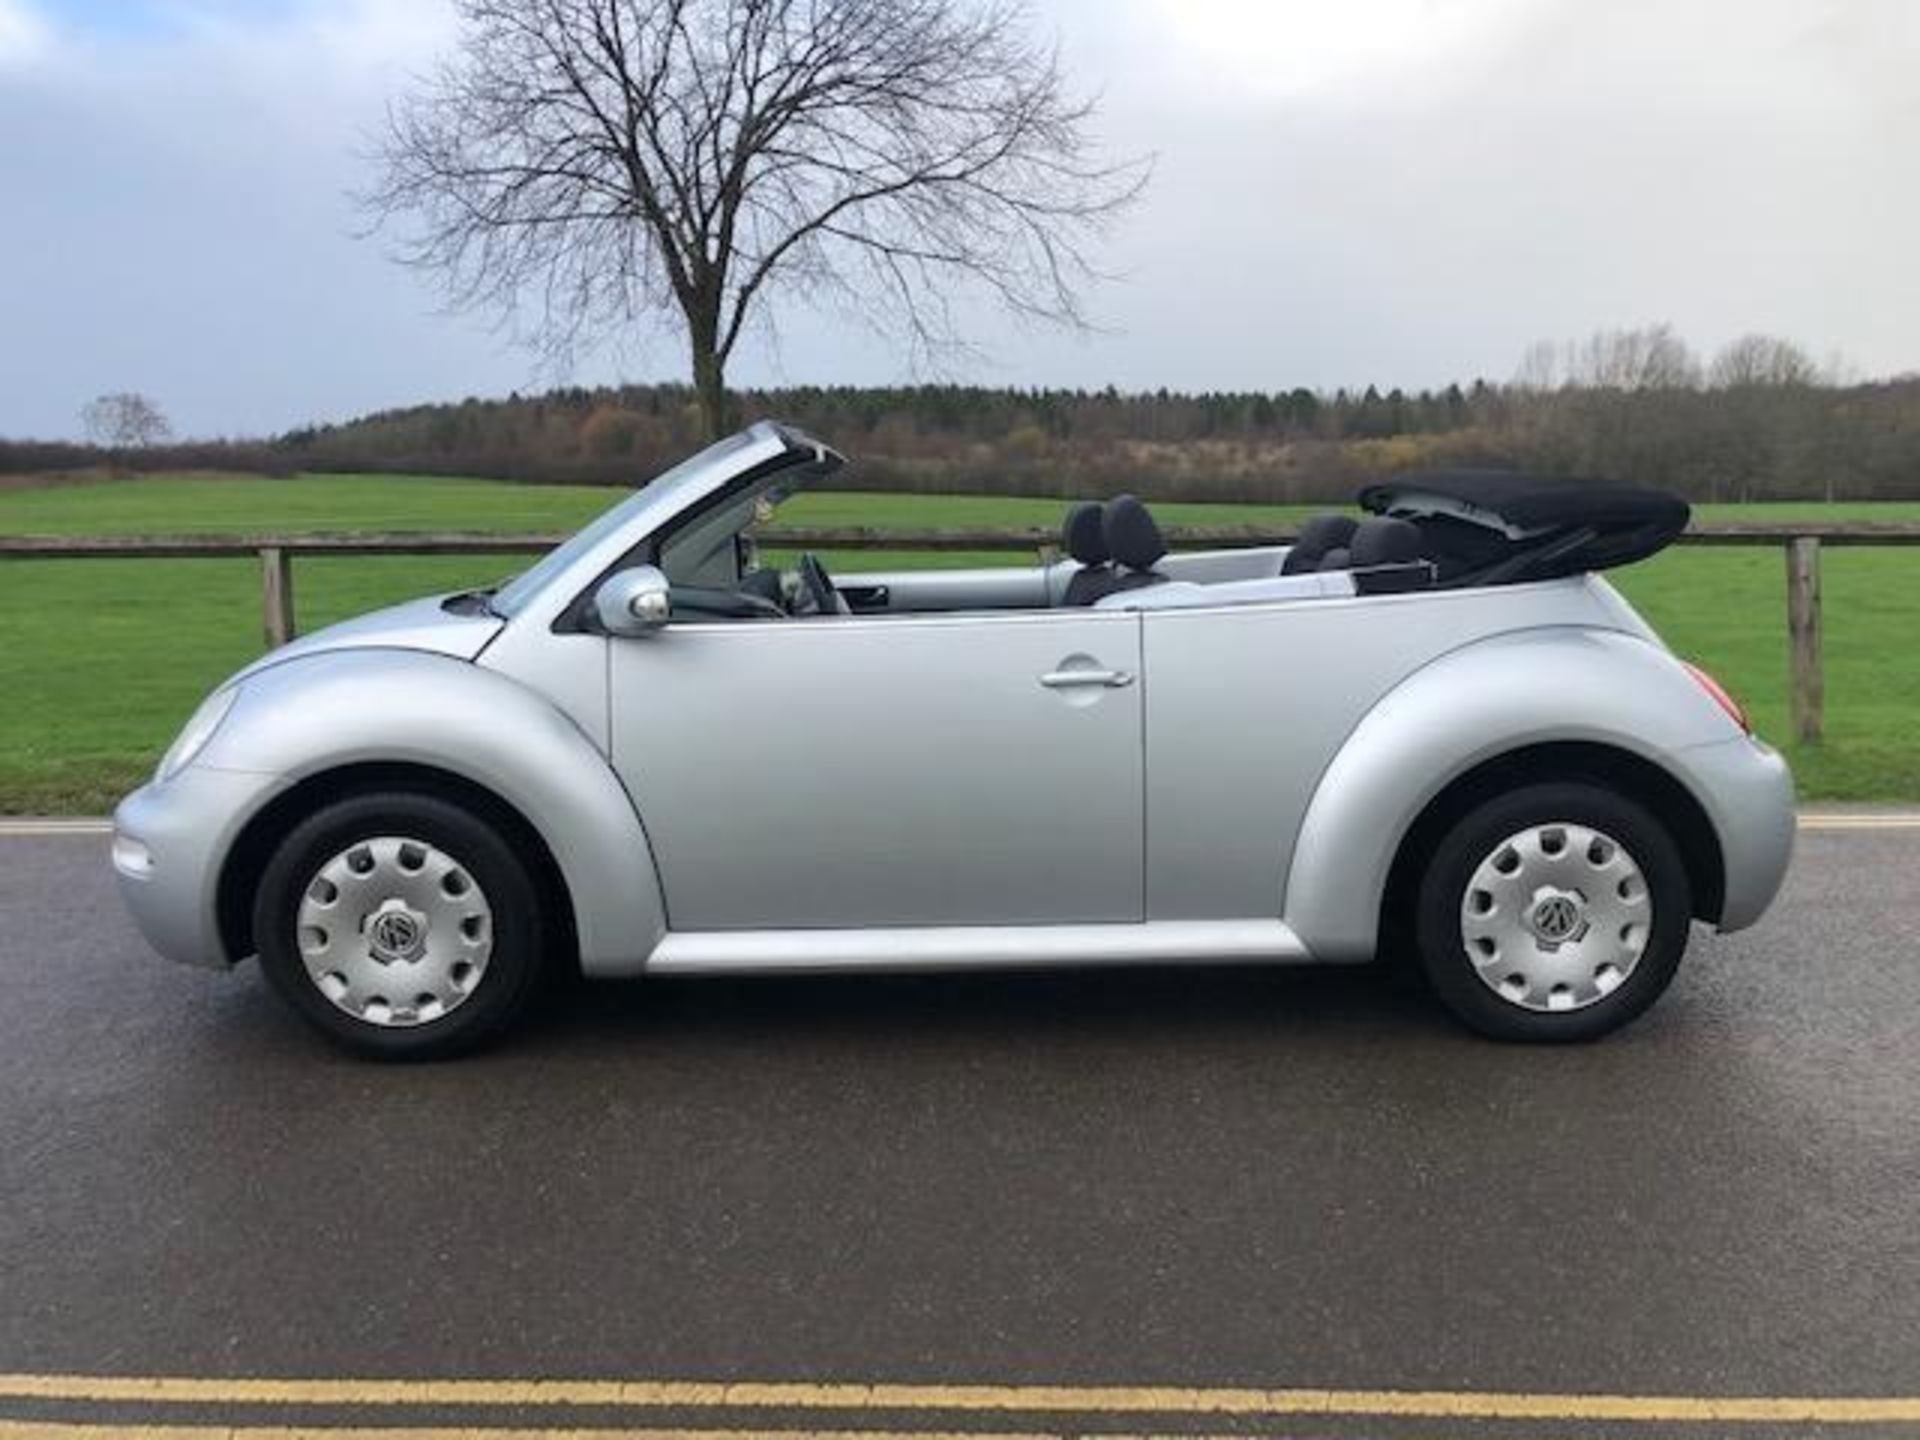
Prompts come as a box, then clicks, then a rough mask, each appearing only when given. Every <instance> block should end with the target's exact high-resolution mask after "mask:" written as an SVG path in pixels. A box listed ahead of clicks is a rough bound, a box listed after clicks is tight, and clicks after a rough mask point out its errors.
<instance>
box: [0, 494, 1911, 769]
mask: <svg viewBox="0 0 1920 1440" xmlns="http://www.w3.org/2000/svg"><path fill="white" fill-rule="evenodd" d="M564 538H566V537H564V536H561V535H536V534H508V533H496V534H472V533H433V532H424V533H418V534H415V533H393V534H311V535H124V536H121V535H101V536H83V537H70V536H64V535H0V560H7V559H14V560H27V559H38V560H103V559H117V560H127V559H180V558H209V557H226V558H233V557H236V556H238V557H245V556H257V557H258V558H259V562H260V581H261V612H262V617H263V622H264V623H263V626H262V633H263V635H264V638H265V640H266V643H267V644H268V645H269V646H274V645H283V644H285V643H286V642H287V641H288V640H290V639H292V638H293V635H294V633H295V619H294V616H295V612H294V603H293V559H294V557H295V556H296V555H525V554H538V553H539V552H541V551H544V550H549V549H551V548H552V547H553V546H555V545H557V544H558V543H559V542H560V541H561V540H563V539H564ZM758 539H759V541H760V543H761V544H762V545H763V546H765V547H766V548H768V549H776V550H908V551H911V550H924V551H948V552H952V551H963V550H971V551H999V552H1012V551H1021V550H1031V551H1033V552H1034V553H1036V554H1037V555H1038V556H1039V557H1040V559H1041V560H1042V561H1043V562H1045V561H1051V560H1053V559H1055V558H1057V557H1058V554H1059V549H1058V545H1059V537H1058V535H1057V534H1055V533H1054V532H1052V531H1046V530H1014V529H967V530H878V529H872V528H868V527H863V526H857V527H834V528H820V527H799V526H786V527H780V528H770V529H767V530H764V531H762V532H760V534H759V536H758ZM1167 539H1168V543H1169V544H1171V545H1172V546H1173V547H1174V548H1175V549H1185V550H1195V549H1232V548H1239V547H1244V546H1257V545H1285V544H1289V543H1291V542H1292V539H1293V536H1292V534H1291V532H1288V531H1284V530H1259V529H1249V528H1241V527H1222V526H1198V525H1195V526H1185V527H1175V528H1172V529H1170V530H1169V531H1168V532H1167ZM1679 543H1680V544H1682V545H1743V546H1777V547H1779V548H1780V549H1781V550H1782V551H1783V552H1784V553H1785V556H1786V579H1787V653H1788V663H1789V668H1790V671H1791V674H1792V680H1793V688H1792V696H1793V730H1794V735H1795V736H1796V738H1798V739H1800V740H1818V739H1819V738H1820V737H1821V734H1822V732H1823V729H1824V718H1823V716H1824V707H1825V693H1826V680H1825V674H1824V669H1823V666H1822V662H1821V657H1820V630H1821V625H1820V552H1821V550H1822V548H1823V547H1824V546H1828V545H1849V546H1851V545H1920V525H1912V524H1872V523H1867V524H1847V525H1833V524H1802V525H1779V524H1771V525H1768V524H1742V523H1735V524H1723V525H1712V526H1702V527H1699V528H1696V529H1692V530H1689V531H1687V532H1686V533H1685V534H1684V535H1682V536H1681V537H1680V540H1679Z"/></svg>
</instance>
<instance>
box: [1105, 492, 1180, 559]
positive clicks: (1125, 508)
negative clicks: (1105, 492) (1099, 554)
mask: <svg viewBox="0 0 1920 1440" xmlns="http://www.w3.org/2000/svg"><path fill="white" fill-rule="evenodd" d="M1102 518H1103V520H1104V522H1105V524H1104V528H1105V530H1106V535H1107V553H1108V554H1110V555H1112V556H1113V558H1114V559H1115V560H1117V561H1118V562H1119V563H1120V564H1122V565H1124V566H1126V567H1127V568H1128V569H1129V570H1151V569H1152V568H1153V567H1154V566H1155V565H1156V564H1158V563H1159V560H1160V557H1161V556H1162V555H1165V554H1166V553H1167V542H1166V541H1165V540H1164V539H1163V538H1162V537H1161V534H1160V527H1159V526H1158V525H1156V524H1154V523H1153V516H1152V515H1150V514H1148V513H1147V507H1146V506H1144V505H1142V504H1141V503H1140V502H1139V501H1138V500H1136V499H1135V498H1134V497H1133V496H1131V495H1116V496H1115V497H1114V498H1113V499H1111V500H1109V501H1108V502H1107V508H1106V510H1105V512H1104V514H1103V517H1102Z"/></svg>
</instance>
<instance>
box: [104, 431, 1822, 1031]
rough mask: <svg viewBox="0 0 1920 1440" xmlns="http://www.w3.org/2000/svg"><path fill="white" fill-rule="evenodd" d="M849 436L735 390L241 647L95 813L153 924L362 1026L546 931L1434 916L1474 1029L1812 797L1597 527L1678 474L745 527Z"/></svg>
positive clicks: (1749, 852) (1751, 881)
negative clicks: (761, 535) (510, 570)
mask: <svg viewBox="0 0 1920 1440" xmlns="http://www.w3.org/2000/svg"><path fill="white" fill-rule="evenodd" d="M841 463H842V462H841V459H840V457H839V456H838V455H836V454H835V453H834V452H833V451H832V450H830V449H828V448H827V447H826V446H824V445H822V444H820V443H818V442H817V441H815V440H812V439H810V438H808V437H807V436H805V435H802V434H800V433H798V432H796V431H794V430H792V429H789V428H786V427H783V426H779V425H775V424H771V423H761V424H757V425H755V426H753V427H752V428H750V429H748V430H746V431H744V432H742V433H741V434H739V435H736V436H734V437H733V438H731V439H729V440H725V441H722V442H721V443H719V444H717V445H715V446H713V447H711V448H710V449H708V450H706V451H704V452H702V453H701V454H699V455H697V456H695V457H694V458H692V459H690V460H688V461H686V462H685V463H683V464H681V465H680V466H678V467H676V468H675V469H673V470H671V471H669V472H668V473H667V474H665V475H662V476H660V477H659V478H658V479H656V480H654V481H652V482H651V483H650V484H648V485H646V486H644V487H643V488H642V489H640V490H638V491H636V492H635V493H634V494H633V495H631V496H630V497H628V498H626V499H625V500H623V501H621V502H620V503H619V504H617V505H615V506H614V507H613V508H612V509H611V510H609V511H607V513H606V514H605V515H603V516H601V517H600V518H599V519H598V520H596V521H594V522H593V523H592V524H590V525H588V526H587V528H586V529H584V530H582V531H581V532H580V533H579V534H577V535H575V536H574V537H573V538H572V539H570V540H568V541H567V542H566V543H564V544H562V545H561V546H559V547H558V548H557V549H555V550H553V551H552V552H551V553H549V554H548V555H546V556H545V557H544V558H542V559H541V560H540V561H539V562H538V563H536V564H534V565H533V566H532V567H531V568H530V569H528V570H526V571H525V572H524V573H523V574H521V575H519V576H518V577H517V578H515V579H513V580H511V581H509V582H507V583H506V584H504V585H502V586H500V587H497V588H495V589H490V590H480V591H473V592H469V593H465V594H456V595H448V596H441V597H436V598H432V599H426V600H420V601H417V602H414V603H411V604H406V605H401V606H399V607H397V608H394V609H390V610H385V611H381V612H379V613H377V614H373V615H368V616H366V617H363V618H361V619H358V620H354V621H350V622H348V623H346V624H342V625H336V626H334V627H332V628H330V629H327V630H322V631H320V632H318V633H316V634H313V635H310V636H307V637H304V638H302V639H300V640H298V641H295V642H294V643H293V644H290V645H286V646H283V647H282V648H280V649H278V650H276V651H274V652H272V653H271V654H268V655H266V656H264V657H263V658H261V659H260V660H258V661H257V662H255V663H254V664H252V665H250V666H248V667H247V668H246V669H245V670H242V671H241V672H240V673H239V674H238V675H236V676H234V677H233V678H232V679H231V680H229V681H227V682H226V683H225V684H223V685H222V686H220V688H219V689H218V690H216V691H215V692H214V693H213V695H212V696H211V697H209V698H208V699H207V701H206V702H205V703H204V704H203V705H202V706H201V707H200V709H199V710H198V711H197V712H196V713H195V714H194V715H193V717H192V718H191V719H190V720H189V721H188V722H187V725H186V727H185V729H184V730H183V731H182V732H181V733H180V736H179V738H178V739H177V740H176V741H175V742H174V744H173V746H172V748H171V749H170V750H169V751H168V752H167V754H166V756H165V758H164V759H163V760H162V761H161V763H160V766H159V769H158V771H157V773H156V774H155V776H154V779H153V781H152V783H150V784H148V785H147V786H145V787H144V788H142V789H140V790H139V791H137V792H135V793H134V794H133V795H131V796H129V797H128V798H127V799H126V800H125V801H124V802H123V803H122V804H121V806H120V808H119V811H118V813H117V814H116V816H115V837H114V842H113V863H114V866H115V868H116V870H117V871H118V874H119V880H120V887H121V890H122V893H123V894H124V896H125V898H126V903H127V905H128V907H129V909H130V910H131V911H132V913H133V916H134V918H135V920H136V921H137V922H138V924H139V926H140V929H141V930H142V932H143V933H144V934H145V935H146V936H147V938H148V940H149V941H150V942H151V943H152V944H153V946H154V947H155V948H156V949H158V950H159V951H161V952H162V953H163V954H165V955H168V956H170V957H172V958H174V959H176V960H181V961H186V962H190V963H194V964H201V965H212V966H228V965H232V964H234V963H235V962H237V961H238V960H240V959H242V958H243V957H246V956H249V955H258V956H259V958H260V963H261V967H262V969H264V971H265V972H266V975H267V978H268V980H269V981H270V982H271V984H272V985H273V987H274V988H275V989H276V990H277V991H278V992H279V993H280V994H281V995H282V996H283V997H284V998H285V999H286V1000H287V1001H288V1002H289V1003H290V1004H291V1005H292V1006H293V1008H294V1009H295V1010H296V1011H298V1012H299V1013H300V1014H301V1015H302V1016H304V1017H305V1018H306V1019H307V1020H309V1021H311V1022H312V1023H313V1024H314V1025H316V1026H318V1027H319V1028H320V1029H321V1030H322V1031H324V1032H326V1033H327V1034H328V1035H330V1036H332V1037H333V1038H334V1039H336V1040H338V1041H341V1042H344V1043H345V1044H347V1045H348V1046H350V1047H353V1048H355V1049H357V1050H360V1051H363V1052H366V1053H369V1054H372V1055H376V1056H386V1057H418V1056H427V1055H442V1054H448V1053H452V1052H455V1051H458V1050H462V1049H466V1048H469V1047H471V1046H473V1045H475V1044H477V1043H479V1042H481V1041H483V1040H485V1039H487V1038H489V1037H492V1036H494V1035H496V1034H497V1033H499V1032H500V1031H501V1030H502V1029H503V1028H504V1027H506V1026H507V1025H508V1024H509V1022H511V1021H513V1020H514V1019H516V1018H517V1017H519V1016H520V1015H522V1014H523V1013H524V1011H525V1010H526V1008H527V1005H528V1003H529V1001H530V999H531V997H532V996H533V994H534V993H535V990H536V988H537V986H538V984H539V982H540V981H541V980H542V978H543V977H544V976H546V975H549V974H551V973H552V972H555V971H558V970H561V969H576V968H577V969H578V970H579V971H582V972H584V973H585V974H587V975H589V976H633V975H655V974H658V975H694V974H708V975H715V974H717V975H744V974H775V973H794V972H842V971H879V970H892V971H911V970H932V969H970V968H989V967H1014V966H1056V965H1111V964H1131V963H1153V964H1201V963H1214V962H1223V961H1240V962H1262V963H1291V962H1301V961H1321V962H1334V963H1346V962H1355V961H1364V960H1368V959H1370V958H1372V957H1374V956H1375V955H1376V954H1381V953H1389V952H1392V953H1403V954H1406V955H1408V956H1410V957H1415V958H1416V959H1417V962H1418V964H1419V966H1420V968H1421V969H1423V970H1424V972H1425V974H1426V976H1427V978H1428V979H1429V980H1430V982H1431V985H1432V988H1433V990H1434V992H1435V993H1436V994H1437V995H1438V997H1439V999H1440V1000H1441V1001H1442V1002H1443V1003H1444V1004H1445V1005H1446V1006H1447V1007H1448V1008H1449V1009H1450V1010H1452V1011H1453V1013H1454V1014H1455V1015H1457V1016H1458V1017H1459V1018H1460V1019H1461V1020H1463V1021H1465V1022H1466V1024H1468V1025H1469V1026H1471V1027H1473V1028H1474V1029H1476V1030H1478V1031H1480V1032H1482V1033H1484V1034H1487V1035H1491V1036H1496V1037H1500V1038H1505V1039H1519V1040H1544V1041H1554V1040H1581V1039H1587V1038H1591V1037H1594V1036H1597V1035H1600V1034H1602V1033H1604V1032H1606V1031H1609V1030H1612V1029H1614V1028H1615V1027H1617V1026H1619V1025H1621V1024H1623V1023H1624V1022H1626V1021H1628V1020H1630V1019H1631V1018H1633V1017H1634V1016H1636V1015H1638V1014H1639V1013H1640V1012H1641V1011H1643V1010H1645V1009H1646V1007H1647V1006H1648V1005H1650V1004H1651V1003H1652V1002H1653V1001H1654V1000H1655V999H1656V998H1657V997H1658V996H1659V995H1660V993H1661V992H1662V991H1663V990H1664V989H1665V988H1666V986H1667V984H1668V982H1669V981H1670V980H1671V979H1672V978H1673V975H1674V971H1675V967H1677V966H1678V965H1679V963H1680V958H1681V954H1682V952H1683V950H1684V949H1685V948H1686V944H1687V939H1688V934H1689V930H1690V927H1691V925H1692V923H1693V922H1694V921H1695V920H1699V921H1703V922H1705V923H1707V924H1709V925H1713V926H1717V927H1718V928H1719V929H1720V930H1723V931H1726V930H1737V929H1739V928H1740V927H1742V926H1745V925H1749V924H1751V923H1752V922H1753V921H1754V920H1755V919H1756V918H1758V917H1759V915H1760V914H1761V912H1762V911H1764V910H1765V909H1766V907H1767V905H1768V904H1769V903H1770V902H1771V900H1772V899H1773V896H1774V893H1775V891H1776V889H1777V888H1778V887H1779V884H1780V881H1781V878H1782V875H1783V873H1784V871H1785V869H1786V866H1787V860H1788V854H1789V851H1790V849H1791V846H1792V839H1793V828H1794V819H1793V809H1792V788H1791V782H1790V779H1789V777H1788V774H1787V770H1786V767H1785V765H1784V764H1783V763H1782V761H1781V759H1780V757H1779V756H1778V755H1777V754H1776V753H1775V752H1774V751H1772V750H1771V749H1769V748H1768V747H1767V746H1765V745H1764V744H1762V743H1761V742H1760V741H1759V740H1757V739H1755V738H1754V737H1753V736H1752V735H1751V734H1750V733H1749V730H1748V726H1747V723H1746V721H1745V719H1744V718H1743V717H1742V714H1741V712H1740V710H1739V708H1738V706H1737V705H1736V704H1735V703H1734V702H1733V701H1732V700H1731V699H1730V698H1729V697H1728V696H1727V695H1726V693H1725V692H1724V691H1722V690H1721V689H1720V687H1719V686H1718V685H1716V684H1715V683H1714V682H1713V680H1711V679H1710V678H1709V677H1708V676H1706V675H1705V674H1704V673H1702V672H1701V671H1699V670H1697V669H1694V668H1693V667H1691V666H1689V665H1687V664H1685V663H1683V662H1682V661H1680V660H1678V659H1676V658H1675V657H1674V656H1673V655H1672V654H1671V653H1670V652H1669V651H1668V650H1667V648H1666V647H1665V646H1664V645H1663V644H1662V643H1661V642H1660V640H1659V638H1658V637H1657V636H1655V635H1654V633H1653V632H1652V631H1651V630H1650V629H1649V628H1648V626H1647V625H1646V624H1645V622H1644V621H1642V620H1641V619H1640V618H1639V616H1638V615H1636V614H1635V613H1634V611H1633V610H1632V609H1631V608H1630V607H1629V606H1628V605H1627V603H1626V602H1625V601H1624V600H1622V599H1621V598H1620V596H1619V595H1618V594H1617V593H1616V592H1615V591H1614V589H1613V587H1612V586H1611V585H1609V584H1608V583H1607V582H1606V581H1605V580H1603V579H1601V578H1599V577H1598V576H1597V575H1596V574H1595V573H1594V572H1596V571H1599V570H1601V569H1604V568H1606V567H1608V566H1610V565H1616V564H1621V563H1625V562H1627V561H1630V560H1633V559H1637V558H1639V557H1641V556H1643V555H1647V554H1650V553H1652V552H1653V551H1655V550H1658V549H1659V548H1660V547H1661V546H1663V545H1665V544H1666V543H1667V542H1668V541H1669V540H1670V539H1672V538H1673V536H1674V535H1675V534H1677V533H1678V532H1679V530H1680V529H1681V528H1682V527H1683V526H1684V525H1685V523H1686V520H1687V508H1686V506H1685V505H1684V504H1683V503H1681V502H1680V501H1678V500H1675V499H1673V498H1671V497H1669V496H1666V495H1663V494H1660V493H1658V492H1654V491H1648V490H1643V489H1637V488H1632V487H1627V486H1617V485H1607V484H1601V483H1589V482H1582V481H1570V480H1546V479H1534V478H1529V477H1526V476H1521V475H1514V474H1507V473H1496V472H1446V473H1440V474H1429V475H1420V476H1408V477H1405V478H1403V479H1400V480H1396V481H1395V482H1393V483H1391V484H1384V485H1376V486H1373V487H1371V488H1369V489H1367V490H1365V491H1363V492H1362V493H1361V496H1360V501H1361V505H1362V508H1363V511H1364V514H1363V515H1362V516H1361V517H1352V516H1340V515H1328V516H1323V517H1320V518H1318V519H1316V520H1313V521H1311V522H1309V523H1308V524H1307V525H1306V526H1305V527H1304V529H1303V530H1302V532H1301V534H1300V536H1299V538H1298V540H1297V542H1296V543H1295V544H1293V545H1291V546H1286V547H1271V548H1252V549H1232V550H1216V551H1208V552H1202V553H1182V554H1169V553H1167V547H1166V545H1165V543H1164V541H1163V540H1162V538H1161V535H1160V531H1159V529H1158V527H1157V526H1156V524H1155V523H1154V520H1153V517H1152V515H1151V514H1150V513H1149V511H1148V509H1147V507H1146V506H1145V505H1143V504H1141V503H1140V502H1139V501H1138V500H1135V499H1133V498H1131V497H1127V496H1122V497H1120V498H1119V499H1116V500H1114V501H1112V502H1110V503H1108V504H1106V505H1080V506H1076V507H1074V508H1073V509H1072V510H1071V512H1070V514H1069V515H1068V516H1067V519H1066V524H1065V533H1064V541H1063V549H1064V552H1065V553H1064V556H1063V558H1061V559H1060V560H1059V561H1057V562H1056V563H1052V564H1039V563H1035V564H1033V565H1031V566H1028V567H1024V568H1022V567H1013V566H1009V567H1004V568H993V569H972V570H927V571H918V572H909V573H898V574H859V575H851V574H848V575H840V576H834V575H831V574H829V573H828V571H827V569H826V567H825V566H823V565H822V564H821V562H820V560H819V559H818V558H817V557H815V556H813V555H801V556H799V557H798V563H797V565H796V566H795V567H794V569H793V570H792V571H791V572H790V573H789V572H786V571H782V570H780V569H775V568H763V567H762V566H761V565H760V564H759V563H758V553H757V550H756V547H755V544H754V539H753V534H754V527H755V525H756V524H757V523H759V522H760V521H762V520H764V519H765V518H766V516H767V515H768V514H769V513H770V510H771V507H772V506H773V505H775V504H777V503H778V502H779V501H780V500H781V499H782V498H784V497H785V496H787V495H790V494H792V493H793V492H795V491H796V490H799V489H801V488H802V487H805V486H807V485H811V484H817V483H819V482H820V481H821V480H823V479H824V478H825V477H828V476H830V475H831V474H832V473H833V472H834V471H835V470H836V468H838V467H839V466H840V464H841Z"/></svg>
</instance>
